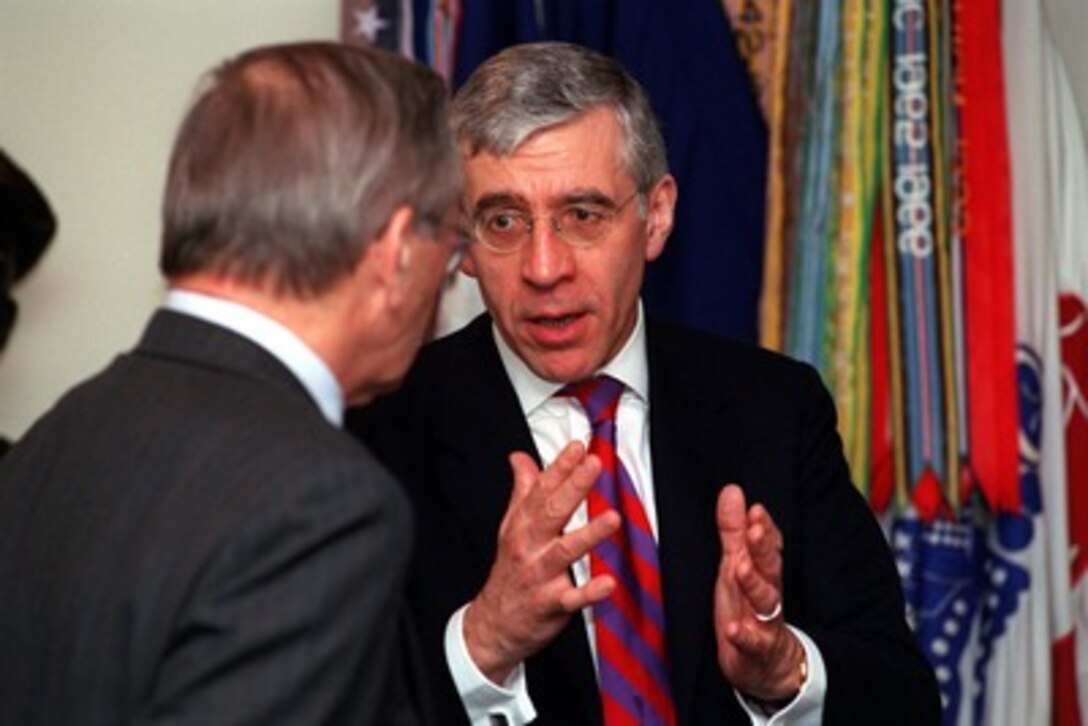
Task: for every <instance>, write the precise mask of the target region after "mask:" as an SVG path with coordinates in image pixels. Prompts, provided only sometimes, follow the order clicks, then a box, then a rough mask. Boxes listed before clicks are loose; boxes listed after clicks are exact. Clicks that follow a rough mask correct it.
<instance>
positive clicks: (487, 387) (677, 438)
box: [349, 315, 940, 726]
mask: <svg viewBox="0 0 1088 726" xmlns="http://www.w3.org/2000/svg"><path fill="white" fill-rule="evenodd" d="M647 347H648V350H647V356H648V362H649V372H650V446H651V449H652V459H653V463H652V466H653V476H654V496H655V499H656V504H657V513H658V526H659V555H660V558H661V577H662V587H663V594H664V599H665V617H666V641H667V647H668V653H669V659H670V662H671V671H672V672H671V675H672V687H673V696H674V699H675V701H676V708H677V716H678V720H679V723H680V724H683V725H685V726H687V725H688V724H696V725H701V724H743V723H746V722H747V721H748V717H747V716H746V714H744V712H743V710H742V709H741V707H740V705H739V704H738V702H737V699H736V696H735V694H734V691H733V689H732V687H731V685H730V684H729V683H728V682H727V681H726V680H725V679H724V678H723V677H722V675H721V670H720V668H719V666H718V663H717V646H716V643H715V639H714V628H713V622H712V612H713V587H714V580H715V576H716V573H717V568H718V563H719V561H720V558H721V544H720V540H719V537H718V533H717V528H716V524H715V518H714V510H715V502H716V500H717V496H718V493H719V492H720V490H721V488H722V487H723V486H724V485H725V484H727V483H729V482H736V483H739V484H740V485H741V486H742V487H743V488H744V490H745V493H746V495H747V498H748V501H749V503H753V502H761V503H762V504H763V505H764V506H766V507H767V509H768V510H769V511H770V512H771V515H772V516H773V517H774V519H775V522H776V523H777V524H778V526H779V528H780V529H781V530H782V533H783V537H784V539H785V549H784V553H783V557H784V564H783V569H784V574H783V579H784V582H783V605H784V609H785V615H786V619H787V621H788V622H789V623H791V624H793V625H796V626H798V627H800V628H801V629H802V630H803V631H805V632H806V633H807V634H808V635H809V636H811V637H812V639H813V640H814V641H815V642H816V644H817V646H818V647H819V649H820V653H821V655H822V657H823V659H824V662H825V665H826V666H827V674H828V691H827V699H826V701H825V704H824V717H825V722H826V723H829V724H843V723H851V724H852V723H858V724H871V723H880V724H911V725H912V726H917V725H918V724H930V723H936V722H937V720H938V717H939V712H940V711H939V707H940V704H939V700H938V692H937V687H936V681H935V679H934V676H933V673H932V671H931V670H930V668H929V666H928V664H927V663H926V661H925V658H924V656H923V655H922V652H921V650H920V649H919V648H918V647H917V645H916V644H915V643H914V638H913V636H912V634H911V633H910V631H909V630H908V628H907V626H906V623H905V621H904V617H903V612H904V605H903V598H902V593H901V590H900V587H899V580H898V576H897V574H896V571H895V567H894V564H893V561H892V558H891V555H890V552H889V550H888V547H887V545H886V543H885V542H884V539H883V536H882V534H881V532H880V529H879V527H878V526H877V523H876V521H875V520H874V518H873V516H872V515H871V513H870V512H869V510H868V507H867V506H866V504H865V502H864V500H863V499H862V498H861V496H859V494H858V492H857V490H856V489H855V488H854V487H853V486H852V485H851V484H850V479H849V472H848V471H847V467H846V462H845V460H844V458H843V455H842V448H841V444H840V442H839V438H838V435H837V434H836V431H835V413H834V407H833V405H832V402H831V399H830V396H828V394H827V391H826V390H825V389H824V388H823V386H822V385H821V383H820V381H819V378H818V377H817V375H816V373H815V372H814V371H813V370H812V369H811V368H809V367H807V366H803V365H801V364H798V363H796V362H794V361H790V360H788V359H786V358H784V357H782V356H778V355H774V354H771V353H768V352H766V351H761V350H758V349H755V348H751V347H748V346H741V345H735V344H731V343H728V342H725V341H721V340H716V339H714V338H711V337H709V336H706V335H702V334H698V333H694V332H691V331H685V330H681V329H678V328H672V327H666V326H662V325H654V324H652V323H651V324H649V325H648V327H647ZM349 428H351V429H352V430H353V431H355V432H356V433H358V434H359V435H360V436H362V437H363V438H364V440H366V441H368V442H370V443H371V444H372V445H373V447H374V450H375V451H376V452H377V453H378V454H379V456H381V457H383V459H384V460H385V461H386V462H387V463H388V464H389V465H390V467H391V468H392V469H393V471H394V472H396V474H397V476H398V477H399V478H400V480H401V481H402V482H403V483H404V485H405V487H406V489H407V490H408V493H409V495H410V496H411V497H412V499H413V502H414V504H415V507H416V516H417V521H418V523H419V526H418V527H417V530H416V531H417V540H418V541H417V545H416V555H415V558H414V561H413V566H412V572H411V575H410V578H409V588H408V592H409V601H410V606H411V608H412V610H413V611H414V613H415V615H416V616H417V622H418V623H419V627H420V634H421V636H422V638H423V641H424V648H425V649H426V650H427V663H428V665H430V666H431V668H432V671H431V682H432V685H433V686H434V693H435V695H436V701H435V703H436V705H437V707H438V709H439V711H440V716H441V720H442V722H443V723H449V724H461V723H465V722H466V719H465V716H464V710H463V708H462V707H461V705H460V701H459V699H458V696H457V692H456V690H455V688H454V685H453V681H452V679H451V678H450V676H449V673H448V669H447V667H446V664H445V659H444V655H443V645H442V644H443V631H444V629H445V626H446V622H447V621H448V619H449V617H450V615H451V614H452V613H453V612H454V611H455V610H456V609H457V608H459V607H460V606H462V605H464V604H465V603H466V602H468V601H469V600H470V599H471V598H472V597H474V596H475V595H476V593H477V592H479V590H480V588H481V587H482V586H483V583H484V581H485V580H486V578H487V574H488V571H489V569H490V567H491V563H492V562H493V561H494V558H495V544H496V537H497V533H498V529H499V522H500V521H501V519H502V516H503V513H504V512H505V509H506V507H507V504H508V502H509V499H510V481H511V475H510V471H509V465H508V464H507V458H506V457H507V455H508V454H509V452H511V451H516V450H520V451H527V452H533V453H534V454H535V451H536V450H535V446H534V444H533V440H532V436H531V434H530V432H529V428H528V425H527V424H526V422H525V418H524V417H523V416H522V413H521V408H520V405H519V404H518V400H517V396H516V394H515V392H514V389H513V386H512V385H511V384H510V382H509V380H508V378H507V376H506V373H505V370H504V369H503V367H502V363H501V361H500V359H499V355H498V352H497V351H496V349H495V344H494V338H493V336H492V334H491V321H490V319H489V318H488V317H487V316H486V315H485V316H482V317H480V318H478V319H477V320H476V321H474V322H473V323H471V324H470V325H469V326H468V327H467V328H466V329H464V330H463V331H460V332H458V333H456V334H454V335H451V336H449V337H447V338H444V339H442V340H440V341H438V342H436V343H434V344H433V345H431V346H428V347H427V348H425V349H424V351H423V353H422V354H421V355H420V357H419V360H418V361H417V363H416V366H415V367H414V369H413V370H412V372H411V373H410V374H409V377H408V379H407V380H406V381H405V384H404V386H403V387H402V388H401V390H400V391H399V392H398V393H396V394H394V395H393V396H391V397H389V398H385V399H382V400H380V401H378V402H377V403H375V404H374V405H373V406H371V407H369V408H368V409H364V410H361V411H354V412H352V413H351V416H350V417H349ZM525 665H526V678H527V681H528V687H529V694H530V696H531V697H532V700H533V703H534V705H535V706H536V709H537V712H538V714H539V721H538V723H539V724H544V725H547V726H551V725H553V724H554V725H556V726H581V725H583V724H584V725H586V726H590V725H597V724H600V722H601V715H600V697H599V695H598V692H597V686H596V677H595V674H594V672H593V661H592V658H591V654H590V650H589V643H588V640H587V638H586V633H585V626H584V623H583V621H582V619H581V618H577V617H576V618H573V619H572V620H571V621H570V622H569V623H568V624H567V627H566V628H565V629H564V630H563V631H562V633H560V635H559V636H558V637H557V638H556V640H555V641H553V642H552V643H551V644H550V645H548V646H547V647H545V648H544V649H542V650H541V651H540V652H539V653H537V654H536V655H534V656H532V657H530V658H529V659H528V660H527V661H526V664H525Z"/></svg>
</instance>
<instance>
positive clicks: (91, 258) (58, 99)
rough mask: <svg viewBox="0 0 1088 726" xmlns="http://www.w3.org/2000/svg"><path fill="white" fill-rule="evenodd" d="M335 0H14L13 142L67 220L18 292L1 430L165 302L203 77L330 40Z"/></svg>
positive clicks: (4, 114) (109, 351)
mask: <svg viewBox="0 0 1088 726" xmlns="http://www.w3.org/2000/svg"><path fill="white" fill-rule="evenodd" d="M338 12H339V11H338V2H337V0H78V1H73V0H0V146H2V147H3V148H4V149H5V150H6V151H7V152H8V154H9V155H10V156H11V157H12V158H13V159H15V160H16V162H17V163H18V164H19V165H20V166H22V167H23V168H24V169H25V170H27V171H28V172H29V173H30V174H31V175H32V176H33V177H34V178H35V179H36V180H37V181H38V183H39V185H40V186H41V187H42V189H43V190H44V191H45V193H46V196H47V197H48V198H49V200H50V203H51V204H52V206H53V208H54V211H55V212H56V214H57V217H58V220H59V224H60V228H59V231H58V234H57V236H56V238H54V240H53V243H52V245H51V247H50V249H49V250H48V252H47V253H46V255H45V257H44V258H43V259H42V261H41V263H40V264H39V265H38V267H37V268H36V269H35V270H34V271H33V272H32V273H31V274H30V275H29V276H28V277H27V278H26V279H24V280H23V281H22V282H21V283H20V284H19V285H17V287H16V290H15V295H14V297H15V298H16V300H17V301H18V303H19V308H20V310H19V321H18V323H17V324H16V327H15V331H14V333H13V334H12V337H11V339H10V340H9V342H8V346H7V349H6V350H4V352H3V354H2V355H0V434H2V435H6V436H8V437H17V436H20V435H22V433H23V432H24V431H25V430H26V428H27V427H28V426H29V425H30V424H31V423H32V422H33V420H34V419H35V418H37V417H38V416H39V415H40V414H41V413H42V412H43V411H45V410H46V409H47V408H48V407H49V406H50V405H52V403H53V402H54V401H55V400H56V398H57V397H58V396H59V395H60V394H61V393H62V392H63V391H64V390H66V389H67V388H69V387H70V386H71V385H72V384H73V383H75V382H76V381H78V380H81V379H83V378H85V377H87V376H88V375H89V374H91V373H93V372H94V371H96V370H98V369H99V368H101V367H102V366H103V365H105V364H106V363H107V362H108V361H109V360H110V359H112V358H113V356H114V355H116V354H117V353H118V352H119V351H122V350H126V349H128V348H129V347H131V346H132V344H133V343H134V342H135V340H136V338H137V337H138V336H139V334H140V331H141V330H142V328H143V324H144V322H145V321H146V319H147V317H148V315H149V313H150V312H151V310H152V309H153V308H154V307H155V306H156V305H157V304H158V302H159V300H160V299H161V296H162V290H163V287H162V283H161V282H160V278H159V275H158V272H157V252H158V236H159V230H160V225H159V212H158V208H159V198H160V196H161V192H162V186H163V180H164V175H165V168H166V160H167V156H168V153H169V149H170V145H171V143H172V141H173V135H174V131H175V129H176V127H177V124H178V122H179V121H180V118H181V115H182V114H183V113H184V111H185V108H186V106H187V103H188V100H189V98H190V96H191V93H192V90H193V88H194V86H195V83H196V81H197V79H198V77H199V76H200V74H201V73H202V72H204V71H205V70H207V69H208V68H210V67H212V66H214V65H215V64H217V63H218V62H219V61H220V60H222V59H223V58H225V57H227V56H229V55H233V54H235V53H237V52H239V51H241V50H243V49H246V48H248V47H251V46H254V45H261V44H265V43H271V42H280V41H287V40H301V39H332V38H335V37H336V34H337V30H338V26H337V23H338Z"/></svg>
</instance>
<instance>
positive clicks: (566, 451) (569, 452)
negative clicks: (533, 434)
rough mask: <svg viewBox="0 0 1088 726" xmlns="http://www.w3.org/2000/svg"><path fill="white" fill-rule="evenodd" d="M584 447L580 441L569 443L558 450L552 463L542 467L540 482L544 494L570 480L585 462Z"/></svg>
mask: <svg viewBox="0 0 1088 726" xmlns="http://www.w3.org/2000/svg"><path fill="white" fill-rule="evenodd" d="M585 458H586V447H585V444H583V443H582V442H581V441H571V442H570V443H569V444H567V445H566V446H564V447H563V448H562V450H560V452H559V454H558V455H557V456H556V457H555V459H553V460H552V463H550V464H548V466H546V467H544V471H543V472H541V475H540V480H541V484H542V487H541V488H542V489H543V491H544V492H550V491H552V490H553V489H555V488H556V487H558V486H559V485H561V484H562V483H563V482H564V481H566V480H567V479H568V478H570V475H571V474H572V473H573V472H574V470H575V469H576V468H577V467H578V465H579V464H581V463H582V462H583V461H585Z"/></svg>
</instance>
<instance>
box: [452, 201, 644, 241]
mask: <svg viewBox="0 0 1088 726" xmlns="http://www.w3.org/2000/svg"><path fill="white" fill-rule="evenodd" d="M637 196H639V193H638V191H637V190H636V191H634V192H631V195H630V196H628V197H627V198H626V199H624V200H623V201H622V202H620V203H619V204H617V205H615V206H612V205H611V204H609V203H604V202H590V201H586V202H577V203H574V204H568V205H567V206H565V207H563V208H562V209H560V210H558V211H557V212H552V213H549V214H542V215H535V216H534V215H529V214H525V213H524V212H522V211H520V210H517V209H508V208H506V209H504V208H498V209H486V210H484V211H483V212H481V213H480V214H478V215H477V216H476V219H475V220H473V231H474V233H475V236H476V239H478V240H480V242H482V243H483V244H484V246H485V247H487V248H488V249H489V250H491V251H492V252H497V253H499V254H501V255H506V254H511V253H513V252H517V251H518V250H519V249H521V247H522V245H524V244H525V241H526V240H528V239H530V238H531V237H532V235H533V225H534V224H535V223H536V221H537V220H538V219H546V220H548V221H549V222H551V225H552V229H553V230H554V231H555V235H556V236H557V237H559V239H561V240H563V241H564V242H566V243H567V244H569V245H571V246H572V247H580V248H586V247H592V246H593V245H594V244H596V243H597V242H599V241H601V239H603V238H604V236H605V235H607V234H608V232H609V231H611V230H612V227H613V223H614V222H615V220H616V217H618V216H619V215H620V213H621V212H623V209H624V207H626V206H627V205H628V204H630V203H631V200H632V199H634V198H635V197H637Z"/></svg>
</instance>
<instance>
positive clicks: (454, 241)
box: [423, 217, 472, 287]
mask: <svg viewBox="0 0 1088 726" xmlns="http://www.w3.org/2000/svg"><path fill="white" fill-rule="evenodd" d="M423 221H424V224H425V227H424V229H426V230H427V232H426V234H425V235H424V238H425V239H427V240H428V241H431V242H434V243H436V244H440V245H443V246H444V247H447V248H449V250H450V256H449V258H447V260H446V269H445V270H444V271H443V273H442V274H443V277H442V284H443V286H444V287H449V286H450V285H452V284H453V281H454V280H455V279H457V271H458V270H459V269H460V268H461V262H462V261H463V260H464V259H465V255H466V254H467V253H468V246H469V245H470V244H471V243H472V235H471V234H470V233H469V232H468V231H467V230H466V229H465V227H464V224H460V223H457V222H450V221H449V220H448V219H447V220H443V219H439V218H438V217H424V219H423Z"/></svg>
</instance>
